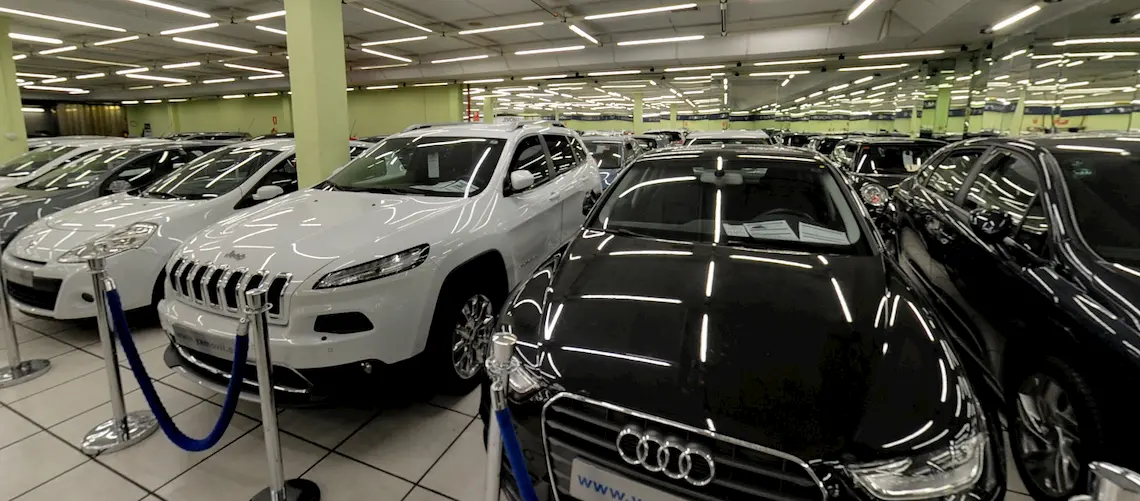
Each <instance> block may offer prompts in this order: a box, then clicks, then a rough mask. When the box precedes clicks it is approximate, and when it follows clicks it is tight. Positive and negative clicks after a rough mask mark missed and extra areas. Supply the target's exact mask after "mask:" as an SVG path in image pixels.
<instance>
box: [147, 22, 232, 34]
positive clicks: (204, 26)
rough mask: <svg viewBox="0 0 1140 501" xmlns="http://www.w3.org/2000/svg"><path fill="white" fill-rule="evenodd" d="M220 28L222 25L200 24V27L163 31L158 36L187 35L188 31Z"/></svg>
mask: <svg viewBox="0 0 1140 501" xmlns="http://www.w3.org/2000/svg"><path fill="white" fill-rule="evenodd" d="M218 26H221V25H220V24H218V23H207V24H198V25H194V26H187V27H185V28H172V29H169V30H162V31H160V32H158V34H159V35H175V34H178V33H186V32H188V31H198V30H208V29H211V28H217V27H218Z"/></svg>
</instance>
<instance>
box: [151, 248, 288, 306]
mask: <svg viewBox="0 0 1140 501" xmlns="http://www.w3.org/2000/svg"><path fill="white" fill-rule="evenodd" d="M167 276H168V277H169V279H170V287H171V288H172V289H174V292H175V294H178V295H179V296H181V297H182V298H184V299H186V300H188V301H190V302H193V303H196V304H201V305H204V306H207V307H210V308H213V309H216V310H223V311H226V312H229V313H233V314H236V313H238V312H239V309H240V307H241V306H240V301H239V294H240V293H244V292H245V291H248V290H252V289H256V288H257V287H258V286H260V285H261V283H262V281H264V280H271V282H270V284H269V298H268V299H267V301H268V302H269V303H270V308H269V316H270V317H272V318H281V317H282V315H283V312H284V306H283V305H284V301H285V292H286V290H287V289H288V288H289V280H290V278H291V277H290V275H289V274H287V273H279V274H276V275H271V274H270V273H269V272H267V271H265V270H261V271H249V270H248V269H246V268H237V269H233V270H231V269H229V267H228V266H225V265H221V266H215V265H212V264H203V263H199V262H197V261H193V260H189V259H183V258H178V259H176V260H175V261H174V264H173V265H171V267H170V269H169V270H168V272H167Z"/></svg>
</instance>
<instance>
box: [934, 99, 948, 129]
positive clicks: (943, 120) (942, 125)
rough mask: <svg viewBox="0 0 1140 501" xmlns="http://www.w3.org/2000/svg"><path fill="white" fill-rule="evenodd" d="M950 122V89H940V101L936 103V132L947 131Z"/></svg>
mask: <svg viewBox="0 0 1140 501" xmlns="http://www.w3.org/2000/svg"><path fill="white" fill-rule="evenodd" d="M949 122H950V89H938V101H936V103H935V105H934V132H936V133H941V132H946V126H947V125H948V124H949Z"/></svg>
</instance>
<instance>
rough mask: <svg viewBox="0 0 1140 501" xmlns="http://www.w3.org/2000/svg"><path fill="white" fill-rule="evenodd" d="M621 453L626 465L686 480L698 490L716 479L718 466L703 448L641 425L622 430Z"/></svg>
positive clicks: (619, 448) (619, 441) (620, 439)
mask: <svg viewBox="0 0 1140 501" xmlns="http://www.w3.org/2000/svg"><path fill="white" fill-rule="evenodd" d="M617 449H618V454H619V455H620V456H621V458H622V459H623V460H624V461H625V462H626V463H629V464H631V465H634V466H637V465H640V466H641V467H642V468H645V469H646V470H648V471H650V472H653V473H664V474H665V476H667V477H669V478H672V479H674V480H680V479H685V481H686V482H688V483H690V484H693V485H695V486H697V487H700V486H703V485H708V484H709V483H710V482H712V481H713V477H715V476H716V463H714V462H713V457H712V454H710V453H709V452H708V450H706V449H705V448H704V447H703V446H701V445H698V444H694V443H691V442H690V443H686V442H685V441H684V440H682V439H680V438H677V437H674V436H663V435H661V434H660V433H658V432H656V431H654V430H645V429H642V428H641V427H640V426H637V425H628V426H626V427H625V428H622V430H621V432H620V433H618V437H617Z"/></svg>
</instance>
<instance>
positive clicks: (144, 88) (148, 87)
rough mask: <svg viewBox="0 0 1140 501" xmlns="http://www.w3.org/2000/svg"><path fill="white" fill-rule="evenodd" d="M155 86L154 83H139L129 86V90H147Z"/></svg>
mask: <svg viewBox="0 0 1140 501" xmlns="http://www.w3.org/2000/svg"><path fill="white" fill-rule="evenodd" d="M153 88H154V86H153V85H138V86H135V87H127V90H146V89H153Z"/></svg>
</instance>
